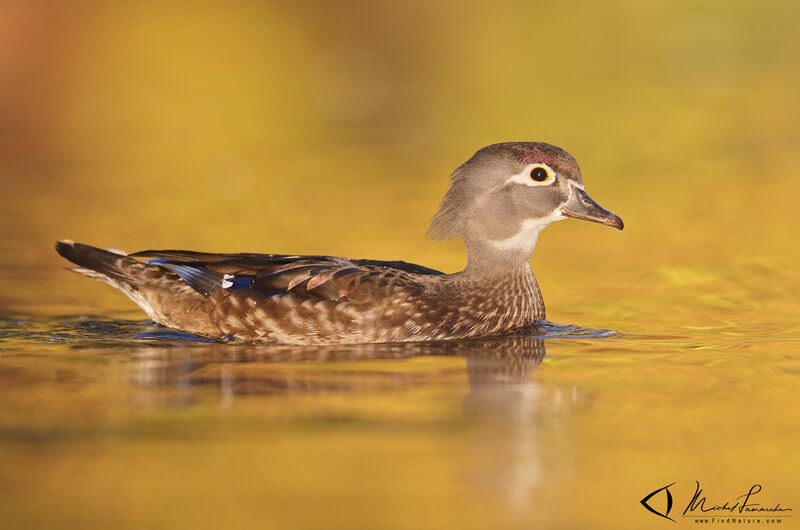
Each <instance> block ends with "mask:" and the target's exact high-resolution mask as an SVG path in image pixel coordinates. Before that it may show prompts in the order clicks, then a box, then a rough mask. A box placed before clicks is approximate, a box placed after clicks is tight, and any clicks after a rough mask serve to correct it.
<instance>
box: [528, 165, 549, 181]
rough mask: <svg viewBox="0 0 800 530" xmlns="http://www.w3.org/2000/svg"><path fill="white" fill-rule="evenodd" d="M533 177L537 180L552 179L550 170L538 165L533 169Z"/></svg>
mask: <svg viewBox="0 0 800 530" xmlns="http://www.w3.org/2000/svg"><path fill="white" fill-rule="evenodd" d="M531 178H532V179H533V180H535V181H536V182H545V181H547V180H549V179H550V172H549V171H547V168H544V167H542V166H536V167H535V168H533V169H531Z"/></svg>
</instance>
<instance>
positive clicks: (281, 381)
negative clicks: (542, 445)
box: [132, 334, 545, 412]
mask: <svg viewBox="0 0 800 530" xmlns="http://www.w3.org/2000/svg"><path fill="white" fill-rule="evenodd" d="M544 355H545V349H544V341H543V340H542V338H541V337H539V336H536V335H529V334H528V335H522V334H520V335H512V336H500V337H492V338H483V339H471V340H461V341H441V342H424V343H402V344H361V345H347V346H302V347H298V346H272V345H230V344H217V343H208V344H207V343H189V344H187V345H180V346H177V347H175V344H174V343H168V344H167V345H153V346H148V347H143V348H137V349H136V351H135V353H134V355H133V357H134V359H135V362H134V363H133V373H132V382H133V383H134V384H135V385H140V386H148V387H162V388H163V387H166V388H168V387H178V388H191V387H208V386H212V387H218V388H220V389H221V390H222V392H223V394H224V395H225V396H226V397H227V398H233V397H235V396H245V395H256V394H273V393H282V392H315V391H326V392H329V391H343V392H344V391H348V390H358V389H359V388H365V387H370V388H380V387H382V386H388V387H402V386H410V385H417V384H419V382H420V381H419V380H420V377H424V375H422V374H420V373H410V372H407V371H399V372H396V371H391V370H381V369H380V368H378V367H376V368H375V369H374V370H368V371H363V370H361V369H358V370H357V371H356V373H354V372H353V371H348V370H340V369H331V370H310V369H307V368H308V367H307V366H305V368H304V365H307V364H308V363H326V365H327V366H328V367H335V366H336V364H335V363H354V362H364V361H379V360H393V359H395V360H400V359H413V358H417V357H435V356H439V357H461V358H464V359H466V368H467V375H468V380H469V386H470V392H469V395H468V396H467V400H466V409H467V410H474V411H476V412H477V411H479V410H481V409H483V408H486V407H488V408H490V409H493V408H495V407H494V406H492V405H491V403H492V402H497V404H499V403H501V402H502V401H503V399H502V397H501V396H500V395H498V394H497V391H498V390H499V389H505V390H504V391H503V392H501V394H502V393H504V392H505V391H507V390H509V389H511V388H518V387H519V386H520V385H521V386H526V385H528V384H530V383H531V381H530V375H531V373H532V372H533V371H534V370H535V369H536V367H537V366H538V365H539V363H541V360H542V359H543V358H544ZM327 363H332V364H327ZM358 366H359V365H356V364H354V365H353V367H354V368H357V367H358Z"/></svg>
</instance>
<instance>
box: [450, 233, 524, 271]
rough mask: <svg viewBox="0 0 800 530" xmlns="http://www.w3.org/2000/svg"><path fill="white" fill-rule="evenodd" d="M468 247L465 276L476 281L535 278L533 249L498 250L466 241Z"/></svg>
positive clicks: (487, 245)
mask: <svg viewBox="0 0 800 530" xmlns="http://www.w3.org/2000/svg"><path fill="white" fill-rule="evenodd" d="M464 242H465V243H466V245H467V265H466V267H464V276H465V277H468V278H474V279H495V278H498V277H509V276H511V277H519V276H530V277H533V272H532V271H531V266H530V259H531V254H532V253H533V249H531V250H523V249H498V248H496V247H494V246H492V245H491V243H488V244H487V243H485V242H483V241H477V240H465V241H464Z"/></svg>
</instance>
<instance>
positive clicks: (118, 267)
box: [56, 240, 134, 285]
mask: <svg viewBox="0 0 800 530" xmlns="http://www.w3.org/2000/svg"><path fill="white" fill-rule="evenodd" d="M56 252H58V253H59V254H61V255H62V256H63V257H65V258H66V259H68V260H69V261H71V262H72V263H74V264H76V265H78V267H74V268H72V269H71V270H73V271H75V272H78V273H81V274H85V275H86V276H90V277H92V278H97V279H100V280H106V281H107V280H109V279H110V280H113V281H114V282H117V283H122V284H126V285H130V284H132V283H133V282H134V278H133V277H131V276H130V274H128V272H127V270H128V269H129V267H125V266H124V264H125V262H126V261H133V260H132V259H131V258H128V257H127V256H126V255H125V254H124V253H122V252H120V251H111V250H103V249H100V248H96V247H92V246H89V245H84V244H81V243H75V242H74V241H69V240H63V241H59V242H57V243H56Z"/></svg>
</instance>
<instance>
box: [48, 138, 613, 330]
mask: <svg viewBox="0 0 800 530" xmlns="http://www.w3.org/2000/svg"><path fill="white" fill-rule="evenodd" d="M567 217H575V218H577V219H586V220H588V221H594V222H598V223H602V224H605V225H609V226H614V227H616V228H618V229H620V230H621V229H622V227H623V224H622V219H620V218H619V217H618V216H616V215H614V214H613V213H611V212H609V211H607V210H605V209H603V208H602V207H600V206H599V205H598V204H597V203H596V202H594V201H593V200H592V199H591V198H590V197H589V196H588V195H587V194H586V192H585V191H584V189H583V180H582V177H581V172H580V169H579V168H578V164H577V162H575V159H574V158H572V156H571V155H570V154H569V153H567V152H566V151H564V150H563V149H561V148H559V147H555V146H553V145H549V144H545V143H538V142H510V143H500V144H494V145H490V146H487V147H484V148H483V149H481V150H479V151H478V152H477V153H475V155H473V156H472V158H470V159H469V160H468V161H466V162H465V163H464V164H462V165H461V166H460V167H459V168H458V169H456V170H455V171H454V172H453V174H452V176H451V183H450V189H449V190H448V191H447V194H446V195H445V197H444V199H443V200H442V203H441V205H440V207H439V211H438V212H437V213H436V215H435V216H434V218H433V221H432V222H431V226H430V230H429V231H428V233H429V235H431V236H432V237H434V238H451V237H454V236H459V237H461V238H463V240H464V242H465V243H466V246H467V256H468V257H467V265H466V267H465V268H464V270H463V271H461V272H458V273H455V274H443V273H441V272H439V271H436V270H433V269H429V268H427V267H422V266H420V265H414V264H412V263H405V262H403V261H376V260H366V259H347V258H340V257H331V256H286V255H281V254H206V253H203V252H191V251H185V250H147V251H144V252H137V253H135V254H128V255H126V254H124V253H120V252H119V251H113V250H101V249H98V248H95V247H90V246H88V245H82V244H80V243H74V242H72V241H60V242H58V243H57V244H56V250H57V251H58V252H59V253H60V254H61V255H62V256H64V257H65V258H67V259H68V260H70V261H71V262H73V263H75V264H77V265H78V267H76V268H74V269H72V270H74V271H76V272H79V273H81V274H85V275H86V276H89V277H92V278H96V279H99V280H103V281H105V282H106V283H109V284H111V285H113V286H114V287H116V288H118V289H120V290H121V291H122V292H124V293H125V294H126V295H128V297H130V298H131V299H132V300H133V301H134V302H136V303H137V304H138V305H139V306H140V307H141V308H142V309H143V310H144V311H145V313H147V314H148V316H149V317H150V318H152V319H153V320H154V321H155V322H158V323H159V324H162V325H164V326H167V327H170V328H174V329H178V330H182V331H186V332H189V333H193V334H196V335H201V336H205V337H210V338H214V339H219V340H237V341H252V342H268V343H294V344H346V343H366V342H400V341H424V340H436V339H457V338H463V337H473V336H480V335H491V334H496V333H501V332H507V331H512V330H515V329H520V328H524V327H526V326H529V325H530V324H531V323H533V322H535V321H537V320H542V319H544V318H545V310H544V302H543V301H542V295H541V293H540V292H539V286H538V285H537V283H536V279H535V278H534V276H533V272H532V271H531V269H530V263H529V261H530V256H531V253H532V252H533V249H534V247H535V246H536V240H537V238H538V236H539V233H540V232H541V231H542V229H543V228H544V227H546V226H547V225H549V224H551V223H553V222H555V221H560V220H562V219H566V218H567ZM140 258H147V261H141V260H140Z"/></svg>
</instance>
